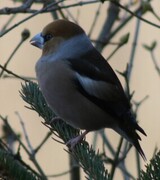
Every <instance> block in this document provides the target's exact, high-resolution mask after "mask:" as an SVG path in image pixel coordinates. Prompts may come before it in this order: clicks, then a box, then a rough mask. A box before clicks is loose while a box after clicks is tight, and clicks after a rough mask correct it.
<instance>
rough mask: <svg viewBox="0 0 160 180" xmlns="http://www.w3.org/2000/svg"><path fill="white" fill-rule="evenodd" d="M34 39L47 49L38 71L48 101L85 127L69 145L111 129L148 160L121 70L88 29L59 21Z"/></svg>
mask: <svg viewBox="0 0 160 180" xmlns="http://www.w3.org/2000/svg"><path fill="white" fill-rule="evenodd" d="M30 43H31V45H33V46H35V47H37V48H39V49H41V50H42V55H41V57H40V58H39V60H38V61H37V62H36V65H35V71H36V76H37V80H38V85H39V87H40V89H41V91H42V94H43V95H44V98H45V100H46V102H47V104H48V105H49V107H50V108H51V109H52V110H53V111H54V113H55V114H56V115H57V116H58V117H60V118H61V119H62V120H64V121H65V122H66V123H68V124H70V125H71V126H72V127H74V128H78V129H80V130H84V132H83V133H82V134H81V135H79V136H77V137H73V138H72V139H70V140H69V141H68V142H67V143H66V144H67V145H68V146H70V147H71V148H74V146H75V145H76V144H77V143H79V142H80V141H81V140H82V139H83V138H84V137H85V136H86V134H87V133H89V132H91V131H96V130H100V129H103V128H111V129H113V130H114V131H115V132H117V133H118V134H120V135H121V136H122V137H123V138H125V139H126V140H127V141H129V142H130V143H131V144H132V145H133V146H134V147H135V148H136V149H137V151H138V152H139V154H140V155H141V157H142V158H143V159H144V160H145V159H146V156H145V154H144V152H143V150H142V148H141V146H140V143H139V140H141V137H140V136H139V135H138V133H137V131H139V132H140V133H142V134H143V135H145V136H146V133H145V131H144V130H143V129H142V128H141V127H140V126H139V125H138V123H137V122H136V118H135V116H134V114H133V112H132V108H131V103H130V101H129V99H128V97H127V95H126V94H125V91H124V89H123V87H122V85H121V82H120V80H119V79H118V77H117V75H116V73H115V72H114V70H113V69H112V67H111V66H110V65H109V63H108V62H107V61H106V60H105V58H104V57H103V56H102V55H101V53H100V52H99V51H98V50H97V49H96V48H95V47H94V45H93V44H92V43H91V40H90V39H89V37H88V36H87V34H86V33H85V31H84V29H83V28H82V27H80V26H79V25H78V24H76V23H74V22H71V21H69V20H65V19H59V20H55V21H53V22H51V23H49V24H48V25H46V26H45V27H44V28H43V30H42V31H41V32H40V33H38V34H37V35H35V36H34V37H33V38H32V39H31V40H30Z"/></svg>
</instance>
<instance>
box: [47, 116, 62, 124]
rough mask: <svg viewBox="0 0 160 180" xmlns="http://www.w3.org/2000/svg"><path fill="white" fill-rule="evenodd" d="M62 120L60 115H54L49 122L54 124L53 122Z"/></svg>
mask: <svg viewBox="0 0 160 180" xmlns="http://www.w3.org/2000/svg"><path fill="white" fill-rule="evenodd" d="M60 120H62V119H61V118H60V117H54V118H52V119H51V120H50V121H49V122H47V124H48V125H52V123H56V122H57V121H60Z"/></svg>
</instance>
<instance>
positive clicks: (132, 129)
mask: <svg viewBox="0 0 160 180" xmlns="http://www.w3.org/2000/svg"><path fill="white" fill-rule="evenodd" d="M115 130H116V131H117V132H118V133H119V134H121V135H122V136H123V137H124V138H125V139H127V140H128V141H129V142H130V143H131V144H132V145H134V146H135V148H136V149H137V151H138V152H139V154H140V155H141V157H142V158H143V159H144V161H146V160H147V159H146V156H145V154H144V152H143V150H142V148H141V146H140V143H139V141H141V137H140V136H139V135H138V133H137V132H136V130H137V131H139V132H141V133H142V134H143V135H145V136H147V135H146V133H145V131H144V130H143V129H142V128H141V127H140V126H139V125H138V124H137V122H136V121H133V120H129V119H126V118H125V119H123V120H122V121H121V123H119V127H118V128H116V129H115Z"/></svg>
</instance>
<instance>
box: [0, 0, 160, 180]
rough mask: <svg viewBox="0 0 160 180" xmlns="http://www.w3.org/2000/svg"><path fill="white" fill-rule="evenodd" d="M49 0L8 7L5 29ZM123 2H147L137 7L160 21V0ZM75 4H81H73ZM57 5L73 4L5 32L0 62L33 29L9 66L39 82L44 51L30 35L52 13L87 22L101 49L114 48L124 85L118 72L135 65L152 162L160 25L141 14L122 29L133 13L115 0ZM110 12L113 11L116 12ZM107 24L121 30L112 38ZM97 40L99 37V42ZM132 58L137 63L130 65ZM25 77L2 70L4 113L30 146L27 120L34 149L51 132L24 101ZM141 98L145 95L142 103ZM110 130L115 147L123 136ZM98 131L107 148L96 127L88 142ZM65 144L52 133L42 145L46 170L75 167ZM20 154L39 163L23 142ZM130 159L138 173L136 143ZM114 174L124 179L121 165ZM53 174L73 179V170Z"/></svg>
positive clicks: (2, 21)
mask: <svg viewBox="0 0 160 180" xmlns="http://www.w3.org/2000/svg"><path fill="white" fill-rule="evenodd" d="M44 2H45V1H44ZM44 2H43V3H42V2H41V1H39V2H38V1H37V2H36V3H33V4H32V6H31V7H30V8H29V9H31V10H33V11H29V12H26V13H23V12H17V13H12V11H11V13H5V12H4V11H0V14H1V16H0V28H1V33H3V32H5V31H6V30H7V29H8V28H10V27H12V26H14V25H16V24H17V23H19V22H20V21H22V20H24V19H25V18H27V17H29V16H30V15H31V14H33V13H35V12H36V10H40V9H41V8H42V7H44V6H47V5H48V4H49V3H50V2H49V1H48V2H47V1H46V4H44ZM52 2H53V1H52ZM57 2H58V1H57ZM87 2H88V3H87ZM92 2H93V3H92ZM47 3H48V4H47ZM78 3H79V4H78ZM121 3H122V5H123V6H124V7H126V8H127V9H130V11H132V12H136V11H137V10H138V9H139V7H141V9H143V8H144V9H143V10H141V11H138V13H139V14H138V15H139V16H141V15H142V16H141V17H143V18H144V19H147V20H148V21H150V22H153V23H155V24H158V25H159V24H160V19H159V16H160V14H159V7H160V2H159V0H152V1H140V0H137V1H136V0H125V1H123V2H121ZM145 3H146V4H145ZM72 4H77V5H75V6H74V7H71V5H72ZM82 4H83V5H82ZM21 5H22V3H21V1H19V2H18V1H11V0H5V1H0V9H4V8H5V7H10V8H16V7H19V6H21ZM58 6H69V8H64V9H61V11H60V10H59V11H58V10H57V11H56V13H53V12H52V13H51V12H48V13H39V14H38V15H36V16H34V17H32V18H30V19H29V20H26V21H24V22H23V23H21V24H17V26H16V27H15V28H13V29H12V30H10V31H9V32H7V33H6V34H4V35H2V36H1V39H0V51H1V53H0V54H1V56H0V57H1V58H0V65H2V66H4V65H5V63H6V62H7V60H8V58H9V57H10V56H11V54H12V52H13V51H14V50H15V48H16V47H17V45H18V44H19V43H20V41H21V33H22V31H23V30H24V29H28V30H29V32H30V37H29V38H28V39H27V40H26V41H25V42H24V43H21V45H20V47H19V48H18V50H17V51H16V53H15V54H14V56H13V57H12V58H11V60H10V62H9V64H8V65H7V67H6V69H8V70H10V71H12V72H14V73H15V74H17V75H19V76H21V77H26V78H33V81H35V82H36V80H34V78H35V63H36V61H37V60H38V59H39V57H40V56H41V51H40V50H39V49H37V48H35V47H33V46H31V45H30V43H29V40H30V39H31V37H33V36H34V35H35V34H37V33H38V32H41V31H42V29H43V27H44V26H45V25H47V24H48V23H50V22H52V21H53V17H54V18H58V19H62V18H67V19H69V20H71V21H73V22H76V23H78V24H79V25H80V26H82V27H83V29H84V30H85V31H86V33H87V34H89V35H90V39H91V40H93V43H94V44H95V45H96V46H97V48H99V51H102V54H103V56H104V57H105V58H106V59H107V58H108V57H109V56H110V55H111V54H112V52H113V51H114V50H115V53H114V54H113V56H112V57H111V58H110V59H109V64H110V65H111V66H112V68H113V69H114V70H115V71H116V73H117V75H118V77H119V78H120V80H121V82H122V84H123V86H124V88H126V82H125V80H124V77H123V76H121V75H120V74H119V73H118V72H124V71H125V70H126V66H127V64H129V67H131V69H130V74H129V86H130V91H131V93H132V92H133V91H134V95H133V98H132V102H133V109H134V110H135V108H136V107H137V106H135V105H136V103H140V106H138V111H137V120H138V122H139V124H140V126H141V127H143V129H144V130H145V132H146V133H147V137H143V136H141V137H142V141H141V146H142V148H143V150H144V152H145V154H146V157H147V160H148V161H147V162H149V160H150V159H151V158H152V156H153V154H154V152H155V149H156V148H157V149H158V150H159V148H160V139H159V136H160V73H159V72H160V71H159V68H160V62H159V57H160V51H159V50H158V49H159V38H160V33H159V28H157V27H155V26H154V25H151V24H149V23H146V22H144V21H142V20H139V19H138V18H136V17H133V18H131V20H129V21H128V22H127V23H126V24H125V25H123V26H122V27H121V28H120V29H119V30H117V29H118V27H120V25H122V24H123V23H124V22H125V21H126V19H127V18H128V17H129V16H130V13H128V12H126V11H125V10H123V9H122V8H121V7H119V6H118V5H115V4H112V3H111V2H110V1H106V2H104V3H101V2H100V1H78V0H77V1H76V0H69V1H62V2H61V3H59V4H58ZM142 7H143V8H142ZM151 7H152V8H151ZM145 8H146V9H145ZM147 8H148V9H147ZM113 9H114V10H113ZM116 11H119V12H118V15H117V18H116V20H115V19H114V21H113V20H112V18H111V17H110V21H109V20H107V18H108V17H109V12H110V13H113V12H116ZM110 16H112V17H114V13H113V15H110ZM9 21H10V22H9ZM8 22H9V23H8ZM106 22H107V23H108V22H110V23H113V25H110V26H109V27H108V26H107V25H106V24H105V23H106ZM6 23H8V25H7V27H6V28H5V25H6ZM94 23H95V24H94ZM105 28H110V30H109V29H108V32H110V34H112V33H113V32H115V31H116V30H117V33H116V32H115V34H113V37H112V38H110V39H108V40H107V38H108V36H109V35H110V34H106V32H107V30H106V31H105ZM2 30H3V31H2ZM103 33H104V34H103ZM127 33H129V39H128V42H126V43H125V44H123V45H122V46H120V48H117V47H118V46H119V43H120V42H121V38H122V37H126V35H127ZM97 40H99V43H98V41H97ZM100 41H103V42H105V43H106V44H105V46H103V47H102V45H101V42H100ZM116 48H117V50H116ZM134 48H135V49H134ZM134 50H135V51H134ZM132 60H133V64H132V66H130V65H131V62H132ZM1 70H2V69H0V72H1ZM117 71H118V72H117ZM21 83H24V81H23V80H21V79H19V78H16V77H14V76H13V75H12V74H8V73H7V72H3V75H1V78H0V102H1V103H0V115H1V116H2V117H3V118H4V117H7V118H8V122H9V124H10V125H11V127H12V128H13V129H14V130H15V132H17V133H18V134H20V136H21V140H22V141H23V143H24V144H25V145H26V146H27V147H28V143H27V142H26V137H25V136H24V134H25V133H24V129H23V125H22V122H23V123H24V126H25V129H26V132H27V135H28V138H29V141H30V143H31V146H32V147H33V149H34V148H35V147H37V146H38V145H39V144H40V143H41V141H42V139H43V138H44V137H45V136H46V134H47V133H48V131H49V130H48V128H46V127H45V126H44V125H43V124H42V123H41V121H43V119H42V118H40V117H39V116H38V114H37V113H36V112H34V111H31V110H29V109H27V108H26V107H25V106H26V103H25V102H24V101H23V100H22V98H21V97H20V93H19V91H20V90H21ZM142 100H144V101H143V102H142V103H141V101H142ZM0 124H1V127H2V124H3V121H0ZM1 129H2V130H1V131H0V134H1V136H3V133H4V131H3V128H1ZM105 135H106V136H107V138H108V139H109V141H110V143H111V145H112V146H113V148H114V149H116V148H117V146H118V143H119V139H120V136H119V135H118V134H116V133H115V132H113V131H112V130H109V129H105ZM53 136H54V135H53ZM95 137H97V138H98V139H97V140H96V145H95V149H96V150H98V149H99V150H100V151H102V150H103V145H102V144H103V142H102V137H101V135H99V134H98V135H97V136H95V132H92V133H90V134H88V135H87V137H86V140H87V141H88V142H89V144H93V142H94V138H95ZM17 147H18V144H15V145H14V147H13V149H14V151H15V152H16V151H17ZM64 149H67V148H66V147H65V146H64V145H61V144H60V143H57V142H56V141H54V140H53V139H52V138H51V137H50V138H48V140H47V142H46V143H45V145H43V146H42V148H41V150H40V151H39V152H38V153H37V155H36V159H37V161H38V163H39V165H40V166H41V168H42V169H43V171H44V172H45V174H47V175H56V174H59V173H63V172H66V171H68V170H69V169H70V167H69V155H68V153H67V152H66V151H64ZM105 151H106V155H107V156H111V152H110V151H109V150H108V149H107V148H106V149H105ZM21 154H22V157H23V159H24V161H25V162H27V163H28V164H30V165H31V167H33V169H36V168H35V167H34V165H33V164H32V162H31V161H30V160H29V157H28V155H27V154H26V153H25V152H24V150H23V148H22V150H21ZM125 163H126V166H127V169H128V171H129V172H130V173H131V174H132V175H133V176H134V177H135V178H136V177H138V173H137V160H136V155H135V149H134V148H131V150H130V151H129V153H128V154H127V157H126V159H125ZM140 164H141V168H142V169H144V170H145V165H146V162H144V161H143V160H142V159H141V163H140ZM105 166H106V168H107V169H108V171H109V172H110V169H111V166H110V165H107V164H106V165H105ZM81 171H82V174H81V179H85V175H84V173H83V170H81ZM114 178H115V179H124V176H123V175H122V173H121V170H119V169H116V172H115V176H114ZM130 178H131V177H130ZM49 179H63V180H69V179H70V173H66V174H65V175H63V176H58V177H52V178H49Z"/></svg>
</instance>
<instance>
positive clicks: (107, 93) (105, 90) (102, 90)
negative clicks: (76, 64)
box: [76, 73, 118, 101]
mask: <svg viewBox="0 0 160 180" xmlns="http://www.w3.org/2000/svg"><path fill="white" fill-rule="evenodd" d="M76 77H77V79H78V80H79V82H80V83H81V85H82V87H83V88H84V89H85V91H86V92H87V93H88V94H90V95H93V96H95V97H97V98H100V99H104V100H105V101H109V100H112V98H113V96H114V97H116V96H117V95H118V91H117V88H116V86H114V85H112V84H110V83H107V82H105V81H98V80H94V79H91V78H89V77H86V76H82V75H80V74H79V73H76Z"/></svg>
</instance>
